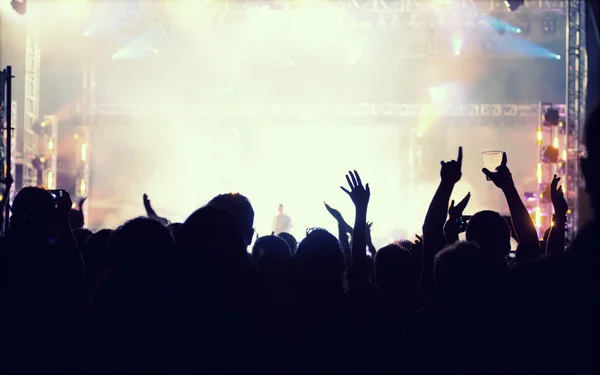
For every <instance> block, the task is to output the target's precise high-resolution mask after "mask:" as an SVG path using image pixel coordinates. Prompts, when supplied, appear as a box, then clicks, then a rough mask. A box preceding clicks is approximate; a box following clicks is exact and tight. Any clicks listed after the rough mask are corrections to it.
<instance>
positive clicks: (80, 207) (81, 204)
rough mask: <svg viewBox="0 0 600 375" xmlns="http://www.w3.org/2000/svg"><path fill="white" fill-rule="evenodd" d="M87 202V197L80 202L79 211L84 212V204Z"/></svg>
mask: <svg viewBox="0 0 600 375" xmlns="http://www.w3.org/2000/svg"><path fill="white" fill-rule="evenodd" d="M86 200H87V197H83V198H81V199H80V200H79V211H83V204H84V203H85V201H86Z"/></svg>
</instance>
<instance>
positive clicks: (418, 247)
mask: <svg viewBox="0 0 600 375" xmlns="http://www.w3.org/2000/svg"><path fill="white" fill-rule="evenodd" d="M415 237H416V240H415V242H414V243H413V246H412V249H411V250H414V251H415V252H422V251H423V237H421V236H419V235H418V234H415Z"/></svg>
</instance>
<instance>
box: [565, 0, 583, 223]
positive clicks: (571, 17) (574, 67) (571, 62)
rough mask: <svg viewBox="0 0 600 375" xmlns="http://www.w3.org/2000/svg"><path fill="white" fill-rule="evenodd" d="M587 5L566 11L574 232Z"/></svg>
mask: <svg viewBox="0 0 600 375" xmlns="http://www.w3.org/2000/svg"><path fill="white" fill-rule="evenodd" d="M585 12H586V1H584V0H570V1H568V10H567V25H568V29H567V38H566V39H567V41H566V44H567V45H566V48H567V55H568V57H567V64H566V74H567V92H566V102H567V117H566V126H567V136H568V150H567V152H568V156H567V162H566V170H565V172H566V179H565V181H566V183H565V185H566V197H567V200H568V203H569V207H571V208H573V214H572V215H570V216H569V226H570V227H571V228H573V230H576V228H577V224H578V215H577V211H578V210H577V207H578V203H579V201H578V191H579V189H580V188H581V187H583V181H582V179H581V177H580V173H579V154H580V152H581V148H580V141H581V139H580V137H581V135H582V134H583V125H584V122H585V111H586V109H585V104H586V86H587V55H586V50H585V15H586V13H585Z"/></svg>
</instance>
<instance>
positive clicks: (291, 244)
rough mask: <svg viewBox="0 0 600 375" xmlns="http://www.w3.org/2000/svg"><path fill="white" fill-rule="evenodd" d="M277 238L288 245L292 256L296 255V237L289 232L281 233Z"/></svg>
mask: <svg viewBox="0 0 600 375" xmlns="http://www.w3.org/2000/svg"><path fill="white" fill-rule="evenodd" d="M277 237H279V238H281V239H282V240H284V241H285V242H286V243H287V244H288V246H289V247H290V251H291V252H292V254H296V250H298V240H296V237H294V236H292V235H291V234H289V233H287V232H282V233H279V234H278V235H277Z"/></svg>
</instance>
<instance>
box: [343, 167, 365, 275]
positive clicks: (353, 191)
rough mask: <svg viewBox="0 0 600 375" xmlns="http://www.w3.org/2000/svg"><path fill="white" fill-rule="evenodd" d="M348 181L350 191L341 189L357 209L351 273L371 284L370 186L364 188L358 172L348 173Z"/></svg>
mask: <svg viewBox="0 0 600 375" xmlns="http://www.w3.org/2000/svg"><path fill="white" fill-rule="evenodd" d="M346 181H348V185H349V186H350V190H348V189H346V188H344V187H343V186H342V187H341V189H342V190H343V191H344V192H346V194H348V196H349V197H350V198H351V199H352V202H353V203H354V207H355V209H356V215H355V220H354V230H353V234H352V252H351V254H352V262H351V264H350V270H349V271H350V274H351V275H352V279H353V280H355V281H364V282H369V273H368V271H367V208H368V206H369V198H370V197H371V190H370V189H369V184H367V185H366V186H364V187H363V184H362V181H361V179H360V176H359V174H358V173H357V172H356V171H354V172H348V174H347V175H346Z"/></svg>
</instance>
